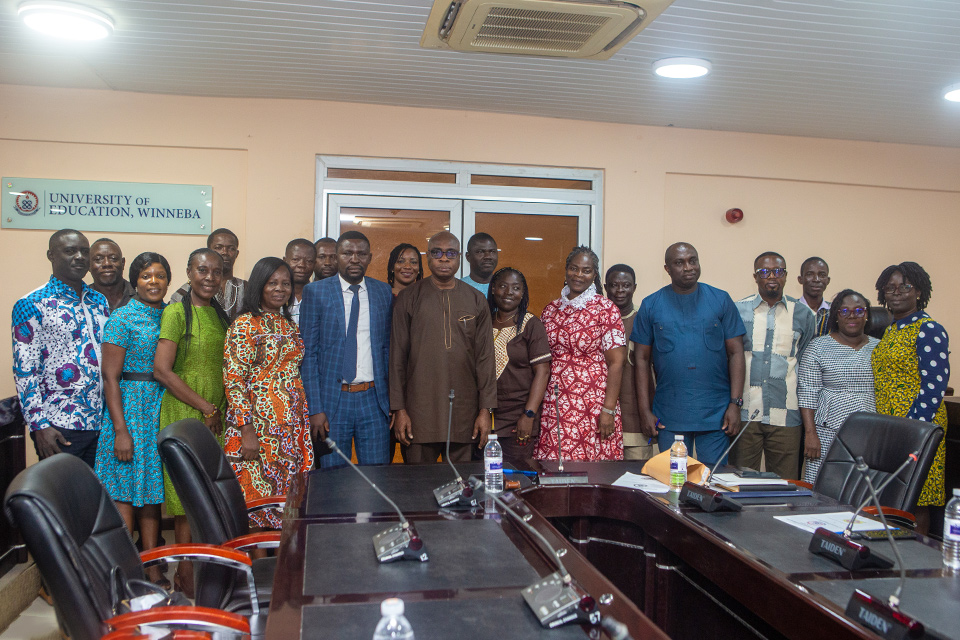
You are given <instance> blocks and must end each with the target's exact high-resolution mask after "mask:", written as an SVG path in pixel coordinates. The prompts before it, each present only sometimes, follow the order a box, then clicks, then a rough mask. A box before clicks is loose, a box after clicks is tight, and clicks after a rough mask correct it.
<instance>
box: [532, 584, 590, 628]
mask: <svg viewBox="0 0 960 640" xmlns="http://www.w3.org/2000/svg"><path fill="white" fill-rule="evenodd" d="M520 594H521V595H522V596H523V599H524V600H525V601H526V603H527V606H528V607H530V610H531V611H533V614H534V615H535V616H537V619H538V620H539V621H540V624H541V625H543V626H544V627H546V628H547V629H553V628H555V627H559V626H562V625H565V624H581V623H586V624H599V623H600V612H599V611H597V603H596V601H594V599H593V598H592V597H590V596H589V595H587V594H586V593H585V592H583V591H581V590H580V589H579V588H578V587H576V586H574V585H573V584H566V583H564V581H563V577H562V576H561V575H560V573H559V572H554V573H551V574H550V575H548V576H546V577H544V578H542V579H540V580H538V581H537V582H534V583H533V584H532V585H530V586H529V587H527V588H526V589H524V590H523V591H521V592H520Z"/></svg>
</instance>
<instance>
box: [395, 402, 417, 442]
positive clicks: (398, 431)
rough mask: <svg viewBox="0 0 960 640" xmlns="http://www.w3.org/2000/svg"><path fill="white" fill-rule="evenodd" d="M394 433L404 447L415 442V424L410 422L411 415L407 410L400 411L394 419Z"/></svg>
mask: <svg viewBox="0 0 960 640" xmlns="http://www.w3.org/2000/svg"><path fill="white" fill-rule="evenodd" d="M393 433H394V435H396V436H397V441H398V442H399V443H400V444H402V445H403V446H407V445H409V444H410V443H411V442H413V423H412V422H410V414H408V413H407V411H406V409H399V410H397V413H396V414H395V415H394V417H393Z"/></svg>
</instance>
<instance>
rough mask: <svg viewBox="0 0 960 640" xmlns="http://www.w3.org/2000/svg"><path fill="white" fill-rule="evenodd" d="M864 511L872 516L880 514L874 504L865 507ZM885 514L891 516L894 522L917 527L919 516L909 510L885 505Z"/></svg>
mask: <svg viewBox="0 0 960 640" xmlns="http://www.w3.org/2000/svg"><path fill="white" fill-rule="evenodd" d="M863 512H864V513H866V514H869V515H871V516H878V515H879V513H878V512H877V508H876V507H875V506H873V505H870V506H869V507H864V508H863ZM883 515H884V516H886V517H888V518H891V519H892V520H893V521H894V522H893V523H892V524H897V525H902V526H906V527H907V528H910V529H916V528H917V518H916V516H914V515H913V514H912V513H910V512H909V511H902V510H900V509H894V508H893V507H884V508H883Z"/></svg>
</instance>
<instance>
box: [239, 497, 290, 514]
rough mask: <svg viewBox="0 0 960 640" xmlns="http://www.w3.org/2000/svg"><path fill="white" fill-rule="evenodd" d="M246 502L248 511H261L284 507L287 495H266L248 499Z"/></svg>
mask: <svg viewBox="0 0 960 640" xmlns="http://www.w3.org/2000/svg"><path fill="white" fill-rule="evenodd" d="M246 504H247V513H253V512H254V511H261V510H263V509H283V507H284V505H286V504H287V496H286V495H282V496H264V497H262V498H254V499H253V500H247V503H246Z"/></svg>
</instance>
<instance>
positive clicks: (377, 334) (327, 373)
mask: <svg viewBox="0 0 960 640" xmlns="http://www.w3.org/2000/svg"><path fill="white" fill-rule="evenodd" d="M364 284H365V285H366V287H367V299H368V301H369V303H370V342H371V350H372V352H373V382H374V389H375V390H376V393H377V402H378V403H379V404H380V408H381V409H382V410H383V413H384V415H390V394H389V392H388V389H387V384H388V377H389V373H388V371H389V369H388V363H389V356H390V321H391V318H392V316H393V313H392V306H393V292H392V290H391V289H390V285H388V284H387V283H386V282H381V281H379V280H374V279H373V278H364ZM300 335H301V336H302V337H303V344H304V354H303V363H302V364H301V367H300V373H301V377H302V378H303V387H304V390H305V391H306V393H307V405H308V407H309V412H310V415H315V414H317V413H325V414H327V419H328V420H330V421H331V422H332V421H333V420H334V419H335V417H336V414H337V407H338V406H339V404H340V394H341V393H343V392H342V391H341V390H340V385H341V384H343V381H342V380H341V379H340V368H341V365H342V363H343V352H344V344H345V343H346V337H347V318H346V313H345V311H344V304H343V291H342V290H341V289H340V278H339V277H338V276H331V277H329V278H325V279H323V280H320V281H318V282H311V283H310V284H308V285H307V286H306V287H304V288H303V300H302V301H301V303H300Z"/></svg>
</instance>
